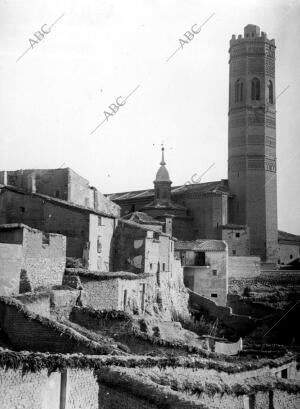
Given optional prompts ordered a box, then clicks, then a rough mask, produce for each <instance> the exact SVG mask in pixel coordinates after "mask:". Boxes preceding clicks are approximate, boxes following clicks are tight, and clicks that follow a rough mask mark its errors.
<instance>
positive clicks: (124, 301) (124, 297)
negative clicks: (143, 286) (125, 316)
mask: <svg viewBox="0 0 300 409" xmlns="http://www.w3.org/2000/svg"><path fill="white" fill-rule="evenodd" d="M126 306H127V290H124V294H123V309H124V311H125V310H126Z"/></svg>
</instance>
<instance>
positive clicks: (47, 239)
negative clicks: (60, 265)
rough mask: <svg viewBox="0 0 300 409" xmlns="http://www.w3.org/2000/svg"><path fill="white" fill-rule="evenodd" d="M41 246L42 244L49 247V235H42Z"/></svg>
mask: <svg viewBox="0 0 300 409" xmlns="http://www.w3.org/2000/svg"><path fill="white" fill-rule="evenodd" d="M42 244H44V245H49V244H50V236H49V233H43V238H42Z"/></svg>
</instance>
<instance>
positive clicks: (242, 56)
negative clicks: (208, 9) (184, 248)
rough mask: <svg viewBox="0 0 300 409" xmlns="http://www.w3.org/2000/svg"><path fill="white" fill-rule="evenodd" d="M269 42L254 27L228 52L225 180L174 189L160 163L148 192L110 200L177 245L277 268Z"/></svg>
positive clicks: (271, 48) (272, 49) (272, 75)
mask: <svg viewBox="0 0 300 409" xmlns="http://www.w3.org/2000/svg"><path fill="white" fill-rule="evenodd" d="M275 48H276V47H275V41H274V40H273V39H272V40H270V39H268V38H267V35H266V33H264V32H260V28H259V27H258V26H256V25H252V24H249V25H247V26H246V27H245V28H244V35H243V36H242V35H238V37H237V38H236V36H235V35H233V36H232V39H231V40H230V48H229V109H228V179H222V180H219V181H213V182H208V183H195V184H189V185H188V184H186V185H183V186H172V181H171V179H170V176H169V173H168V171H167V168H166V163H165V159H164V148H162V159H161V163H160V168H159V170H158V172H157V174H156V178H155V180H154V189H146V190H139V191H131V192H122V193H115V194H111V195H109V198H110V199H111V200H112V201H114V202H115V203H117V204H118V205H119V206H120V207H121V216H124V215H126V214H129V213H132V212H135V211H139V212H144V213H146V214H148V215H149V216H152V217H153V218H155V219H157V220H159V221H161V222H164V223H165V231H166V232H168V233H170V234H172V235H173V236H174V237H176V238H177V239H179V240H197V239H219V240H225V241H226V242H227V244H228V247H229V255H232V256H234V255H236V256H248V255H254V256H259V257H260V258H261V260H262V261H264V262H268V263H278V254H279V253H278V227H277V173H276V98H275V89H276V87H275Z"/></svg>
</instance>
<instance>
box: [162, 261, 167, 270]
mask: <svg viewBox="0 0 300 409" xmlns="http://www.w3.org/2000/svg"><path fill="white" fill-rule="evenodd" d="M162 267H163V268H162V269H163V271H166V263H163V266H162Z"/></svg>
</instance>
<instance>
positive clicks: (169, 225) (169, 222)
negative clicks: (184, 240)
mask: <svg viewBox="0 0 300 409" xmlns="http://www.w3.org/2000/svg"><path fill="white" fill-rule="evenodd" d="M164 227H165V233H166V234H169V235H170V236H172V234H173V232H172V231H173V220H172V217H168V216H167V217H166V218H165V226H164Z"/></svg>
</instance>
